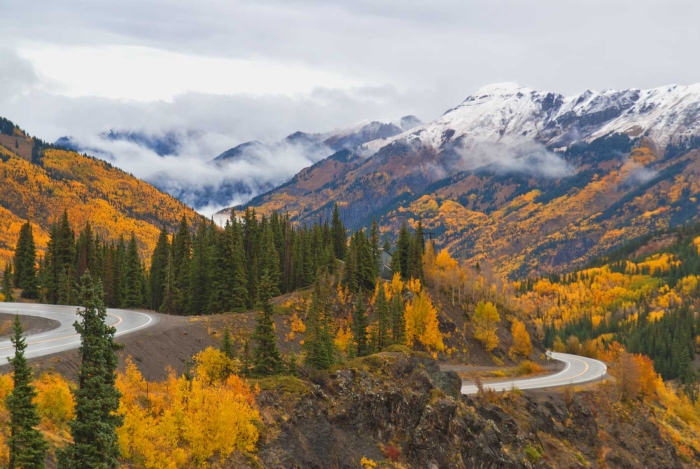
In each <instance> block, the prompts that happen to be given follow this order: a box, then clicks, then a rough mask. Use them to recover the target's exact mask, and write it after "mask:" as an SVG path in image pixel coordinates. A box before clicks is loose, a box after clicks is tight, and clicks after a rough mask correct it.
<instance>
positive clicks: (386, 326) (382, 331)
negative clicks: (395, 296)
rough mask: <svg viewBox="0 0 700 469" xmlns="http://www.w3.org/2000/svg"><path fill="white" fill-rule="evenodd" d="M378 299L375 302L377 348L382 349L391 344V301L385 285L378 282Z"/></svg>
mask: <svg viewBox="0 0 700 469" xmlns="http://www.w3.org/2000/svg"><path fill="white" fill-rule="evenodd" d="M377 289H378V290H379V291H378V292H377V299H376V300H375V303H374V314H375V317H376V322H377V348H378V349H379V350H382V349H383V348H384V347H387V346H389V345H391V342H392V340H391V331H390V327H391V322H390V321H391V318H390V316H389V302H388V301H387V299H386V292H385V290H384V285H382V284H381V283H378V284H377Z"/></svg>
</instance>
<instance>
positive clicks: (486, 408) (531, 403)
mask: <svg viewBox="0 0 700 469" xmlns="http://www.w3.org/2000/svg"><path fill="white" fill-rule="evenodd" d="M393 350H394V351H391V352H384V353H380V354H377V355H372V356H369V357H363V358H359V359H355V360H352V361H350V362H348V363H346V364H343V365H340V366H336V367H335V368H334V369H333V370H331V371H330V372H313V373H311V374H308V373H307V374H304V375H303V376H301V377H300V378H292V377H281V378H267V379H263V380H260V381H258V385H259V387H260V390H261V391H260V393H259V394H258V396H257V402H258V405H259V407H260V411H261V416H262V418H263V421H264V425H265V431H264V434H263V438H262V439H261V441H260V445H259V452H258V453H257V455H248V456H247V457H246V456H245V455H241V454H237V455H236V456H235V457H234V458H233V459H231V460H229V461H228V462H227V464H228V465H227V466H226V467H237V468H239V467H248V468H260V467H264V468H280V469H281V468H285V469H292V468H305V469H311V468H319V469H320V468H339V469H340V468H343V469H344V468H348V469H350V468H353V469H356V468H359V467H365V468H366V467H392V468H416V469H418V468H421V469H423V468H430V469H438V468H440V469H442V468H465V469H466V468H519V467H523V468H534V467H537V468H549V467H552V468H554V467H572V468H573V467H581V468H584V467H593V468H599V467H600V468H602V467H605V468H640V467H645V468H659V469H660V468H681V467H689V466H686V465H685V463H683V462H682V460H681V459H679V457H678V456H677V454H676V450H675V448H674V446H673V444H672V443H671V442H670V441H669V440H668V438H667V437H665V436H664V435H663V434H662V432H661V431H660V429H659V427H658V426H657V424H656V422H655V416H654V415H653V414H652V413H651V411H650V410H649V409H647V408H646V407H644V406H641V405H640V406H629V405H623V404H620V403H619V402H616V401H615V400H614V397H611V396H613V395H614V393H612V392H610V389H601V390H596V391H585V392H573V391H571V390H565V391H564V392H563V393H537V394H523V393H521V392H518V391H513V392H510V393H507V394H495V393H492V394H488V393H486V394H481V395H479V396H475V397H473V398H471V397H466V396H461V395H460V394H459V389H460V386H461V380H460V379H459V378H458V377H457V375H456V374H455V373H454V372H441V371H440V370H439V368H438V366H437V363H436V362H435V361H433V360H432V359H431V358H429V357H428V356H425V355H421V354H417V353H411V352H408V350H404V349H402V348H395V349H393ZM608 386H610V385H608ZM373 464H376V465H373Z"/></svg>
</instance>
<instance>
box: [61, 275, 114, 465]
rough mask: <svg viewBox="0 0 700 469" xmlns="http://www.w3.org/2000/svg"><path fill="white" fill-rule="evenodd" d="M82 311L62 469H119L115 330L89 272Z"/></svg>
mask: <svg viewBox="0 0 700 469" xmlns="http://www.w3.org/2000/svg"><path fill="white" fill-rule="evenodd" d="M81 284H82V294H81V303H82V305H83V308H82V309H81V310H79V311H78V315H79V316H80V321H76V323H75V330H76V331H77V332H78V333H79V334H80V341H81V345H80V350H79V353H80V356H81V359H82V361H81V365H80V369H79V372H78V388H77V389H76V390H75V391H74V392H73V394H74V397H75V420H73V421H72V422H70V424H69V425H70V430H71V436H72V437H73V442H72V443H71V444H69V445H68V446H66V447H65V448H64V449H63V450H62V451H61V453H60V455H59V464H58V467H59V468H60V469H112V468H116V467H118V465H119V463H118V457H119V446H118V442H117V435H116V428H117V427H119V426H120V425H121V424H122V421H123V417H122V416H121V415H118V414H116V411H117V409H118V408H119V398H120V397H121V396H120V393H119V391H118V390H117V388H116V387H115V381H116V371H117V365H118V363H119V362H118V359H117V355H116V353H115V352H116V351H117V350H119V348H120V347H121V345H120V344H117V343H115V342H114V334H115V332H116V329H115V328H114V327H112V326H108V325H107V324H106V323H105V320H106V318H107V309H106V308H105V305H104V303H103V301H102V291H101V288H100V287H99V285H97V286H96V285H94V284H93V281H92V277H91V276H90V273H89V272H86V273H85V275H83V278H82V279H81Z"/></svg>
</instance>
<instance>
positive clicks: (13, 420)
mask: <svg viewBox="0 0 700 469" xmlns="http://www.w3.org/2000/svg"><path fill="white" fill-rule="evenodd" d="M13 331H14V334H13V336H12V338H11V341H12V345H13V346H14V348H15V356H14V357H13V358H8V361H9V362H10V365H12V381H13V383H14V388H13V390H12V392H11V393H10V395H9V396H8V397H7V401H6V405H7V410H8V412H9V413H10V421H9V429H10V438H9V440H8V447H9V449H10V461H9V465H8V467H9V468H11V469H14V468H17V469H43V468H44V467H46V466H45V465H44V460H45V459H46V451H47V450H48V444H47V443H46V441H45V440H44V436H43V435H42V433H41V431H39V430H38V429H37V428H36V427H37V426H38V425H39V423H40V422H41V420H40V418H39V414H38V413H37V409H36V404H35V403H34V402H33V400H34V398H35V397H36V395H37V392H36V390H35V389H34V386H33V385H32V370H31V368H30V367H29V364H28V363H27V359H26V358H25V356H24V351H25V350H26V349H27V344H26V342H25V340H24V336H23V333H24V329H23V328H22V323H21V322H20V320H19V316H15V321H14V324H13Z"/></svg>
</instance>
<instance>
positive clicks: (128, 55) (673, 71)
mask: <svg viewBox="0 0 700 469" xmlns="http://www.w3.org/2000/svg"><path fill="white" fill-rule="evenodd" d="M0 16H1V17H2V18H3V20H2V22H0V44H2V45H1V46H0V115H1V116H4V117H8V118H10V119H12V120H14V121H16V123H18V124H19V125H21V126H22V127H23V128H25V129H27V130H28V131H29V132H30V133H32V134H35V135H37V136H40V137H42V138H44V139H46V140H49V141H53V140H55V139H56V138H58V137H60V136H63V135H88V134H93V135H94V134H95V133H97V132H99V131H100V130H104V129H106V128H135V129H145V130H147V131H150V132H158V131H161V130H163V129H168V130H171V129H180V130H188V131H196V132H208V133H211V134H213V135H216V136H217V138H216V139H211V141H210V142H209V141H208V144H207V145H208V146H206V145H205V148H202V146H201V145H200V146H199V147H198V148H199V149H200V151H202V152H205V153H207V152H211V153H213V154H211V155H206V156H207V157H212V156H216V153H218V152H219V151H222V150H224V149H226V148H227V147H228V146H231V145H233V144H235V143H239V142H242V141H246V140H250V139H254V138H257V139H263V140H266V139H267V140H269V139H277V138H280V137H283V136H284V135H287V134H289V133H291V132H294V131H296V130H304V131H310V132H314V131H316V132H318V131H324V130H328V129H329V128H334V127H340V126H345V125H349V124H352V123H355V122H357V121H360V120H363V119H374V118H396V117H399V116H402V115H405V114H415V115H417V116H418V117H419V118H420V119H422V120H423V121H429V120H432V119H433V118H435V117H437V116H439V115H440V114H442V113H443V112H444V111H445V110H446V109H448V108H450V107H453V106H455V105H457V104H459V103H460V102H461V101H462V100H463V99H464V98H465V97H467V96H468V95H469V94H470V93H472V92H474V91H475V90H476V89H478V88H479V87H480V86H483V85H486V84H489V83H493V82H500V81H516V82H520V83H522V84H525V85H527V86H529V87H531V88H535V89H539V90H549V91H556V92H560V93H564V94H574V93H580V92H582V91H584V90H586V89H604V88H630V87H636V88H650V87H655V86H661V85H664V84H670V83H678V84H691V83H695V82H698V81H700V60H697V57H698V50H699V49H700V27H699V26H698V22H697V19H698V18H700V2H697V1H695V0H687V1H669V0H664V1H651V0H635V1H631V0H627V1H615V0H605V1H603V0H585V1H566V0H537V1H525V0H488V1H486V0H480V1H476V0H429V1H415V0H401V1H396V0H354V1H353V0H339V1H332V0H237V1H236V0H197V1H192V0H188V1H184V0H120V1H113V0H110V1H106V0H90V1H84V0H61V1H49V0H36V1H34V0H3V1H2V2H0Z"/></svg>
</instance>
